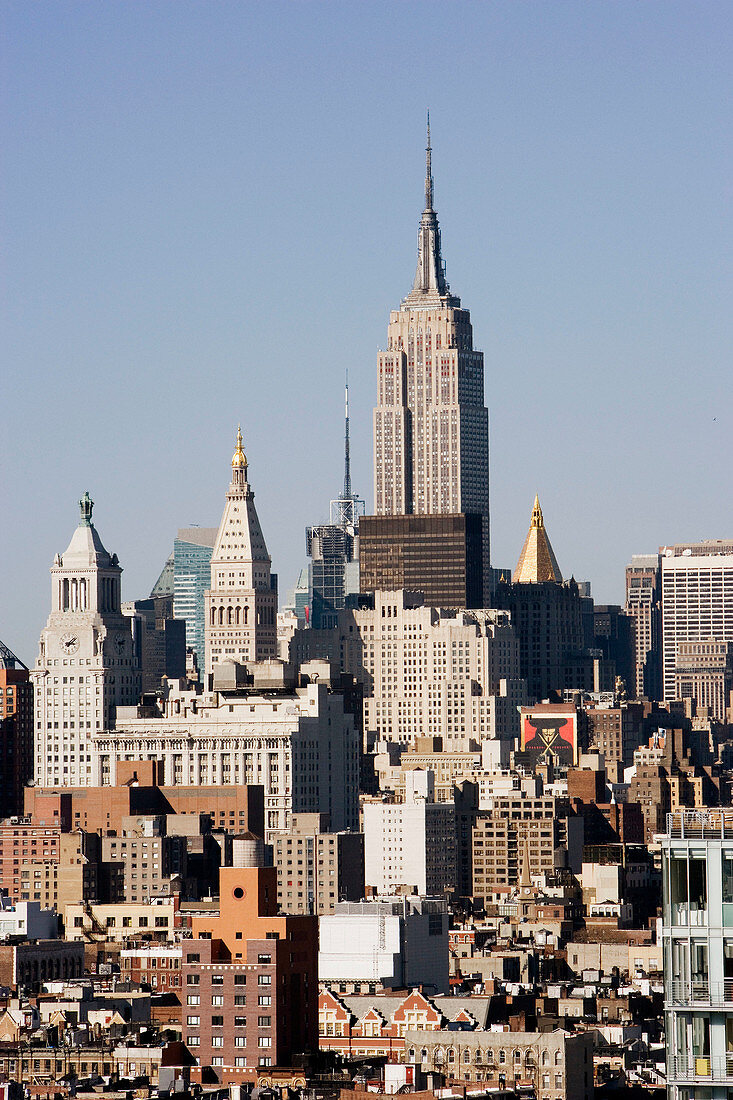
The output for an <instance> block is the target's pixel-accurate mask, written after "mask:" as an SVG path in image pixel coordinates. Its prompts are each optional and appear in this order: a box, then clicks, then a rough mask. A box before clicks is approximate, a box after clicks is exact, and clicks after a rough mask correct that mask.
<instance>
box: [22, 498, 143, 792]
mask: <svg viewBox="0 0 733 1100" xmlns="http://www.w3.org/2000/svg"><path fill="white" fill-rule="evenodd" d="M80 506H81V520H80V523H79V526H78V527H77V529H76V531H75V532H74V535H73V537H72V539H71V542H70V543H69V546H68V549H67V550H66V551H65V553H64V554H57V555H56V557H55V559H54V563H53V566H52V567H51V614H50V615H49V617H48V622H47V623H46V626H45V628H44V630H43V631H42V633H41V641H40V649H39V654H38V659H37V661H36V667H35V669H34V670H33V672H32V680H33V684H34V694H35V780H36V783H38V784H40V785H42V786H52V785H56V786H75V787H84V786H88V785H89V784H90V783H91V782H92V757H91V738H92V734H93V733H94V732H96V731H98V730H102V729H108V728H110V727H111V726H113V725H114V721H115V712H116V708H117V707H118V706H129V705H131V704H133V703H136V702H137V700H138V698H139V694H140V670H139V667H138V663H137V659H136V656H135V653H134V647H133V638H132V629H131V623H130V619H129V618H127V616H125V615H123V614H122V610H121V607H120V574H121V573H122V569H121V567H120V564H119V562H118V560H117V555H116V554H108V553H107V551H106V550H105V548H104V546H103V545H102V541H101V539H100V537H99V535H98V534H97V531H96V528H95V527H94V525H93V523H92V507H93V502H92V501H91V500H90V499H89V494H88V493H87V494H86V495H85V496H84V497H83V499H82V500H81V501H80Z"/></svg>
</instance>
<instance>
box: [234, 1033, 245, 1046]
mask: <svg viewBox="0 0 733 1100" xmlns="http://www.w3.org/2000/svg"><path fill="white" fill-rule="evenodd" d="M234 1045H235V1047H244V1046H246V1045H247V1039H246V1037H245V1036H244V1035H235V1036H234Z"/></svg>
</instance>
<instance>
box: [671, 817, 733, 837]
mask: <svg viewBox="0 0 733 1100" xmlns="http://www.w3.org/2000/svg"><path fill="white" fill-rule="evenodd" d="M667 836H669V837H673V838H674V839H678V840H686V839H692V840H706V839H710V840H732V839H733V810H675V811H674V813H671V814H667Z"/></svg>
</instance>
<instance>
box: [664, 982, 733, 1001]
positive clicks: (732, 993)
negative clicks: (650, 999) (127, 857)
mask: <svg viewBox="0 0 733 1100" xmlns="http://www.w3.org/2000/svg"><path fill="white" fill-rule="evenodd" d="M664 998H665V1001H666V1003H667V1004H668V1005H669V1006H670V1007H675V1006H683V1005H684V1006H690V1005H692V1006H693V1007H694V1008H733V978H724V979H723V981H722V982H707V981H694V980H693V981H691V982H681V981H671V982H669V983H668V984H667V987H666V989H665V991H664Z"/></svg>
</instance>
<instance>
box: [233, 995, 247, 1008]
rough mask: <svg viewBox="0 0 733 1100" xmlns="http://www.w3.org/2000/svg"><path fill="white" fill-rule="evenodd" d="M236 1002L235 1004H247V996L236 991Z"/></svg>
mask: <svg viewBox="0 0 733 1100" xmlns="http://www.w3.org/2000/svg"><path fill="white" fill-rule="evenodd" d="M234 1003H235V1005H246V1003H247V998H246V997H245V995H244V993H235V994H234Z"/></svg>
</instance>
